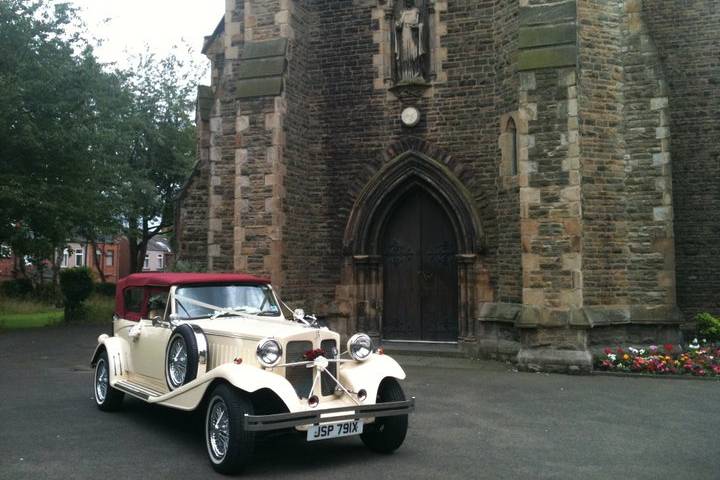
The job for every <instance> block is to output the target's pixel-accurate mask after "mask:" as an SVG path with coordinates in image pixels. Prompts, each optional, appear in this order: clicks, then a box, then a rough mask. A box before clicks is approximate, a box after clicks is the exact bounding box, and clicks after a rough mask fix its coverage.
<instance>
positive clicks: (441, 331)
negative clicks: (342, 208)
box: [339, 151, 489, 342]
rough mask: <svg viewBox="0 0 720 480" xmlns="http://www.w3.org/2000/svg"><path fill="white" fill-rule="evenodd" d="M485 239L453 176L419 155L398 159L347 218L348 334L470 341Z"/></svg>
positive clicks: (485, 285)
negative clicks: (349, 331)
mask: <svg viewBox="0 0 720 480" xmlns="http://www.w3.org/2000/svg"><path fill="white" fill-rule="evenodd" d="M482 238H483V235H482V231H481V229H480V221H479V218H478V216H477V213H476V211H475V208H474V206H473V201H472V199H471V196H470V194H469V192H468V191H467V190H466V189H465V187H464V186H463V184H462V183H461V182H460V181H459V180H458V178H457V177H456V176H454V175H453V173H452V171H451V170H450V169H448V168H447V167H446V166H445V165H444V164H443V163H440V162H438V161H436V160H433V159H432V158H430V157H428V156H426V155H425V154H423V153H420V152H417V151H406V152H405V153H402V154H400V155H398V156H397V157H396V158H395V159H393V160H392V161H390V162H388V163H387V164H386V165H385V166H384V167H383V168H382V169H380V170H379V171H378V172H377V173H376V174H375V175H374V176H373V178H372V179H371V180H370V181H369V182H368V183H367V184H366V185H365V187H364V188H363V189H362V191H361V192H360V194H359V195H358V196H357V198H356V200H355V204H354V205H353V209H352V211H351V213H350V218H349V219H348V224H347V227H346V230H345V236H344V240H343V247H344V251H345V253H346V255H347V257H346V258H347V262H348V263H347V264H346V265H347V267H348V270H347V273H348V274H349V275H348V276H347V277H346V278H347V279H348V280H347V281H348V282H349V283H348V284H346V286H347V287H348V290H347V291H348V293H349V294H350V297H349V300H350V302H351V305H352V307H351V308H352V313H351V315H352V317H351V322H352V323H351V324H350V325H351V328H350V330H354V331H364V332H367V333H368V334H369V335H370V336H372V337H373V338H375V339H377V340H381V339H385V340H425V341H452V342H457V341H473V339H474V335H475V333H474V332H475V327H474V311H475V302H476V299H477V298H478V296H477V293H478V283H477V277H476V271H477V270H478V269H479V268H481V266H480V259H479V253H480V252H481V250H482V240H481V239H482ZM394 240H397V242H394ZM404 249H405V250H406V251H403V250H404ZM408 255H409V256H410V257H412V258H408V259H407V260H408V263H407V264H406V265H404V266H401V265H400V264H401V263H402V262H403V261H404V260H406V259H405V258H404V257H403V256H408ZM482 289H483V290H482V291H481V293H482V294H483V295H484V294H485V293H486V291H485V290H487V291H489V282H487V281H483V286H482ZM339 291H342V289H339Z"/></svg>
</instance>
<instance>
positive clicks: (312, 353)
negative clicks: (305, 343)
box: [303, 348, 325, 362]
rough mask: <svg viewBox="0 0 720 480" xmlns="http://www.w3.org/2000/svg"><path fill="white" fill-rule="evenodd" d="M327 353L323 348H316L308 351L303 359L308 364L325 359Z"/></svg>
mask: <svg viewBox="0 0 720 480" xmlns="http://www.w3.org/2000/svg"><path fill="white" fill-rule="evenodd" d="M324 356H325V351H324V350H323V349H322V348H316V349H315V350H308V351H307V352H305V353H304V354H303V358H304V359H305V360H307V361H308V362H312V361H313V360H315V359H316V358H318V357H324Z"/></svg>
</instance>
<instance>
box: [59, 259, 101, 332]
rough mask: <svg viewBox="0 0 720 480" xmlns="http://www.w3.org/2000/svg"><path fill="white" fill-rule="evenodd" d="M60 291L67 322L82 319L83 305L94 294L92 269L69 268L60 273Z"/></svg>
mask: <svg viewBox="0 0 720 480" xmlns="http://www.w3.org/2000/svg"><path fill="white" fill-rule="evenodd" d="M60 290H61V291H62V295H63V302H64V304H65V321H66V322H67V321H70V320H76V319H77V318H78V317H80V312H81V310H82V303H83V302H84V301H85V300H87V298H88V297H89V296H90V295H91V294H92V292H93V281H92V275H91V273H90V269H88V268H86V267H82V268H69V269H67V270H63V271H61V272H60Z"/></svg>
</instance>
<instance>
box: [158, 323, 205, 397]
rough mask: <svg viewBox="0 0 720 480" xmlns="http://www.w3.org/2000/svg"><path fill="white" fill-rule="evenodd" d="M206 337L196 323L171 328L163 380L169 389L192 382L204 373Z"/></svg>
mask: <svg viewBox="0 0 720 480" xmlns="http://www.w3.org/2000/svg"><path fill="white" fill-rule="evenodd" d="M206 364H207V339H206V338H205V334H204V333H203V331H202V329H201V328H200V327H198V326H197V325H190V324H187V323H186V324H183V325H179V326H177V327H176V328H175V330H173V332H172V335H171V336H170V340H169V341H168V344H167V349H166V350H165V380H166V382H167V385H168V388H170V390H175V389H177V388H180V387H182V386H183V385H185V384H186V383H189V382H192V381H193V380H195V379H196V378H197V376H198V375H202V374H204V373H205V370H206Z"/></svg>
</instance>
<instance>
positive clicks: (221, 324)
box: [91, 274, 414, 471]
mask: <svg viewBox="0 0 720 480" xmlns="http://www.w3.org/2000/svg"><path fill="white" fill-rule="evenodd" d="M128 278H129V280H128V282H125V283H123V282H121V284H119V285H118V289H119V292H118V296H117V301H118V313H116V315H115V318H114V320H113V336H109V335H101V336H100V337H99V338H98V346H97V348H96V350H95V352H94V354H93V357H92V361H91V362H92V364H93V366H95V367H96V373H95V389H96V400H98V399H99V398H100V397H104V396H103V394H102V389H101V387H102V380H103V377H102V372H100V373H98V369H101V368H102V365H99V363H100V364H102V363H103V362H104V360H103V359H106V362H107V368H106V370H107V375H106V378H105V381H106V385H107V388H106V390H105V391H106V395H107V392H111V393H115V392H122V393H124V394H128V395H131V396H134V397H137V398H139V399H141V400H143V401H146V402H148V403H153V404H159V405H163V406H166V407H170V408H176V409H181V410H186V411H189V410H195V409H197V408H200V407H202V406H203V405H204V403H207V401H208V396H209V395H210V394H211V392H212V391H213V390H214V389H215V388H217V386H218V385H220V384H225V385H229V386H232V388H233V389H236V392H237V394H238V395H243V396H246V397H247V398H248V399H250V401H251V402H254V403H253V409H254V411H255V412H258V410H260V411H262V415H245V420H244V425H243V428H245V429H247V430H248V431H258V430H273V429H280V428H286V427H290V428H294V429H295V430H298V431H305V430H308V429H309V428H310V427H312V426H313V425H319V424H324V423H327V422H333V421H336V420H338V419H340V420H342V419H350V420H351V421H353V420H352V419H354V421H356V422H357V421H361V422H362V423H363V424H364V425H371V424H372V423H373V422H375V421H376V419H377V418H381V417H391V416H397V415H407V413H409V412H411V411H412V410H413V406H414V399H411V400H407V401H403V402H399V401H393V402H387V401H385V402H380V401H379V400H380V399H381V397H382V392H380V391H379V389H380V388H381V385H383V382H384V381H386V380H387V379H394V380H396V381H399V380H403V379H404V378H405V372H404V371H403V369H402V368H401V367H400V365H398V363H397V362H396V361H395V360H393V359H392V358H390V357H389V356H387V355H384V354H382V353H376V352H372V353H369V354H368V355H367V356H366V357H365V358H364V359H362V361H358V360H356V359H353V358H351V357H349V356H348V355H347V354H345V355H343V354H342V351H343V350H345V349H344V347H343V346H342V345H341V342H340V340H341V339H340V335H339V334H338V333H336V332H333V331H330V330H329V329H327V328H324V327H319V326H317V325H315V324H309V322H305V321H304V320H303V319H302V318H300V319H297V320H298V321H289V320H287V319H286V318H285V317H284V316H283V315H282V313H281V312H282V310H281V309H280V308H277V311H275V312H270V314H267V312H266V313H265V315H264V316H260V315H256V314H252V313H247V312H241V311H235V310H227V309H225V307H224V306H223V307H215V306H214V305H209V304H206V303H204V302H201V301H198V300H195V299H192V298H188V297H185V296H183V294H184V292H185V291H186V290H179V289H181V288H186V289H187V288H191V287H188V286H185V287H183V285H178V282H181V279H182V278H187V277H182V276H174V275H173V274H165V275H155V276H152V275H147V276H144V277H141V276H137V275H136V276H131V277H128ZM189 278H190V279H191V281H190V284H189V285H191V286H193V285H194V286H197V285H202V286H203V287H207V286H211V287H212V286H213V285H218V286H220V285H224V286H228V285H229V286H237V285H253V283H254V282H255V283H256V284H258V285H265V287H263V289H264V291H265V292H266V293H267V292H269V293H267V294H268V295H269V296H271V297H272V298H271V302H275V305H277V306H278V307H279V306H280V305H281V304H280V302H279V301H278V299H277V297H276V295H275V293H274V291H273V290H272V288H271V287H270V286H269V284H267V283H265V282H266V281H264V280H262V279H257V278H254V277H243V276H240V277H238V276H231V275H230V276H218V275H214V276H211V275H208V276H207V277H203V276H198V275H195V276H192V277H189ZM205 278H206V279H207V283H203V282H200V283H198V279H205ZM128 285H130V286H129V287H128ZM140 287H142V288H144V289H145V290H143V292H144V293H143V296H142V298H143V301H144V302H145V303H147V299H148V298H149V297H150V296H151V292H152V291H154V292H155V297H158V296H162V295H163V292H165V293H166V294H167V301H166V304H165V309H164V311H162V312H151V311H150V308H151V307H150V306H146V307H145V308H143V307H141V308H140V312H135V313H134V317H135V318H127V317H130V316H131V315H130V314H128V313H127V312H126V309H125V308H124V304H126V303H127V302H128V297H129V295H128V292H127V291H124V290H127V289H130V288H135V289H137V288H140ZM164 288H167V291H165V290H163V289H164ZM218 288H220V287H218ZM188 302H189V303H192V304H194V305H199V307H198V308H208V309H209V311H213V312H214V314H213V315H206V316H205V317H206V318H187V319H183V318H182V312H178V310H179V309H180V307H182V308H185V307H184V306H183V305H182V304H183V303H186V304H187V303H188ZM141 303H142V302H141ZM121 304H122V305H121ZM264 304H265V302H263V305H264ZM211 307H213V308H211ZM186 311H187V310H186ZM255 313H257V312H255ZM273 313H274V314H273ZM150 316H152V317H153V318H146V317H150ZM180 329H183V330H184V332H185V333H184V335H186V337H185V338H186V339H187V335H189V334H190V333H188V332H191V335H193V336H194V338H191V339H190V341H189V342H185V343H188V344H189V345H188V346H186V347H187V348H188V349H189V350H190V349H192V348H195V349H196V352H195V351H193V352H192V353H193V354H194V355H195V357H196V359H197V362H196V363H197V368H196V370H194V371H193V372H192V375H190V376H188V377H186V378H188V381H186V382H182V384H181V385H174V384H173V380H172V378H171V375H172V372H174V371H171V370H170V367H169V365H171V364H173V359H174V358H175V357H177V355H176V356H175V357H174V356H173V355H174V353H173V352H174V351H171V345H170V344H172V345H175V343H173V342H174V340H173V338H175V337H174V335H175V334H176V333H177V332H178V331H179V330H180ZM265 339H271V340H273V341H274V342H276V343H277V344H279V346H280V347H281V354H280V355H281V358H279V359H278V361H277V362H275V363H276V365H275V366H272V365H270V366H268V365H263V362H262V361H261V359H260V356H259V352H258V349H259V344H260V343H262V341H263V340H265ZM193 343H194V346H193V345H192V344H193ZM103 355H105V356H103ZM188 358H189V357H188ZM175 359H176V358H175ZM173 365H174V364H173ZM191 367H192V368H194V367H193V366H192V365H191ZM98 388H100V390H98ZM268 392H272V393H271V394H268ZM261 394H262V399H261V397H260V395H261ZM403 400H404V397H403ZM103 401H105V400H103ZM258 402H262V404H258ZM98 404H99V405H100V406H101V408H102V405H101V402H100V401H99V400H98ZM274 410H277V411H274ZM211 426H212V425H211ZM208 428H210V427H208ZM208 435H209V434H208ZM402 437H403V438H404V432H403V435H402ZM366 443H367V442H366ZM400 443H402V441H401V442H400ZM398 446H399V445H398ZM371 448H372V447H371ZM208 449H209V451H211V450H210V444H209V443H208ZM211 461H213V462H215V460H213V458H212V454H211ZM214 466H217V465H214ZM221 471H224V470H221Z"/></svg>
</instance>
